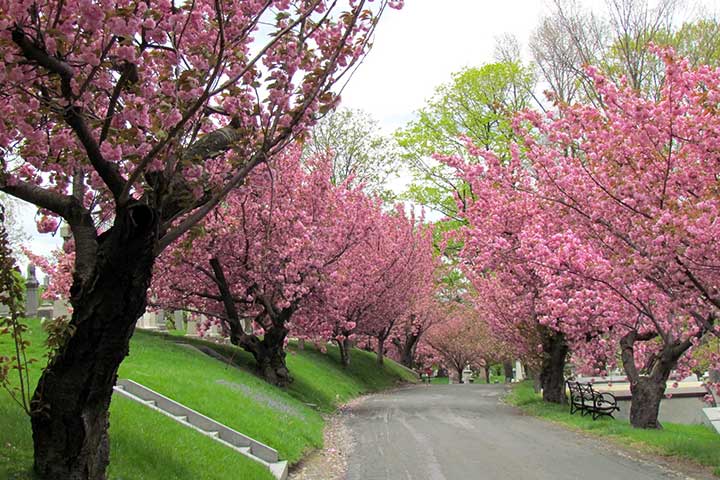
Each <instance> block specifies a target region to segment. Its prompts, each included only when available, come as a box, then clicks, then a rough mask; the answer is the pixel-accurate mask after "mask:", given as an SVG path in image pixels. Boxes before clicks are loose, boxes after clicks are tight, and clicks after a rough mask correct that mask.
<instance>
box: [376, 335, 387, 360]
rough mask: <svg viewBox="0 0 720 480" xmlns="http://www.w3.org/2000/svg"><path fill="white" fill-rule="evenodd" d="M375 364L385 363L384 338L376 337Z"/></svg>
mask: <svg viewBox="0 0 720 480" xmlns="http://www.w3.org/2000/svg"><path fill="white" fill-rule="evenodd" d="M376 353H377V364H378V365H383V364H384V363H385V340H384V339H383V340H380V339H378V344H377V350H376Z"/></svg>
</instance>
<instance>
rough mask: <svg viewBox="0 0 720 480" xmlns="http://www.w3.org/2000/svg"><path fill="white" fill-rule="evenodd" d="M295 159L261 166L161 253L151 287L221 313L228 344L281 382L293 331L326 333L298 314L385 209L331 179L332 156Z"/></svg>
mask: <svg viewBox="0 0 720 480" xmlns="http://www.w3.org/2000/svg"><path fill="white" fill-rule="evenodd" d="M299 156H300V154H299V151H298V150H297V149H295V150H294V151H292V152H290V153H287V154H285V155H282V156H280V157H278V158H276V159H275V160H274V161H273V162H272V165H271V166H268V168H267V169H266V168H260V169H257V170H255V171H254V172H253V173H252V174H251V175H250V176H249V177H248V182H247V186H245V187H242V188H239V189H237V190H236V191H234V192H232V193H231V194H230V195H229V196H228V197H227V198H226V200H225V202H224V204H223V205H222V206H221V207H219V208H218V209H217V210H216V211H215V212H213V213H212V214H211V215H210V216H209V217H207V218H206V220H205V221H204V222H203V223H202V225H201V229H202V233H200V234H198V236H196V237H195V238H192V239H191V237H192V236H193V234H192V233H190V234H189V235H188V236H187V238H185V237H183V239H181V241H180V242H178V244H177V246H175V247H173V248H172V249H170V250H168V251H167V252H166V254H165V255H163V256H162V257H161V259H160V260H159V261H158V263H157V265H156V269H157V270H158V274H157V275H155V277H154V279H155V280H154V281H153V286H152V292H153V295H154V296H155V297H156V298H157V299H158V300H157V302H156V303H157V305H159V306H163V307H165V308H183V309H190V310H192V311H195V312H200V313H204V314H206V315H209V316H211V318H213V319H217V320H219V321H220V323H221V325H222V326H223V327H224V330H225V331H226V332H227V333H228V335H229V337H230V341H231V342H232V343H233V344H235V345H238V346H240V347H242V348H243V349H245V350H247V351H248V352H250V353H251V354H252V355H253V356H254V358H255V360H256V362H257V365H258V370H259V372H260V374H261V375H262V377H263V378H265V379H266V380H267V381H268V382H270V383H272V384H275V385H281V386H285V385H287V384H288V383H290V382H291V380H292V378H291V376H290V374H289V372H288V369H287V366H286V364H285V351H284V347H285V341H286V338H287V335H288V332H289V331H290V329H291V328H292V330H293V331H294V333H301V335H303V336H310V337H312V336H315V335H320V334H321V333H322V332H323V330H322V329H323V328H324V326H323V322H315V321H313V320H314V319H312V318H310V317H309V316H304V315H302V314H301V313H300V311H302V310H303V309H311V308H312V306H313V305H314V304H316V303H318V300H317V298H315V297H318V296H322V295H323V290H324V289H326V288H328V285H327V284H328V282H329V281H331V278H332V277H331V273H332V272H333V271H334V270H335V268H336V267H337V265H338V263H339V262H340V260H341V259H342V258H343V256H344V255H346V254H347V253H348V252H350V251H352V249H353V248H355V246H356V245H358V244H359V243H360V242H362V241H363V240H364V239H365V237H366V236H367V235H368V232H369V231H370V229H371V228H373V225H372V224H371V223H370V222H369V221H368V220H369V219H372V218H373V215H372V213H373V211H374V210H377V209H378V208H379V206H378V205H377V204H376V203H375V202H373V201H371V200H370V199H369V198H368V197H367V196H365V195H364V194H363V192H362V191H361V190H360V189H359V188H355V189H351V188H348V187H347V186H346V185H338V186H334V185H333V184H332V183H331V179H330V175H329V172H330V169H331V167H332V165H331V163H330V162H329V161H328V160H327V159H320V160H318V159H316V160H315V163H316V165H314V166H313V167H314V168H312V169H311V172H310V173H307V172H306V171H305V170H304V165H303V164H301V163H300V161H299ZM296 313H300V314H298V315H296ZM250 326H252V331H249V330H250V328H249V327H250Z"/></svg>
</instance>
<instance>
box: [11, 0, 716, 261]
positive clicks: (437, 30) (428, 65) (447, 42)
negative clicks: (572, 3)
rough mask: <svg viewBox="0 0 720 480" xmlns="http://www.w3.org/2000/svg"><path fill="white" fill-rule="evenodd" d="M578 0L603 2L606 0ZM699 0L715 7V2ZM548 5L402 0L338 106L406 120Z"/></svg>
mask: <svg viewBox="0 0 720 480" xmlns="http://www.w3.org/2000/svg"><path fill="white" fill-rule="evenodd" d="M691 1H692V0H691ZM651 2H652V0H651ZM582 3H584V4H585V5H587V6H591V7H592V8H601V7H602V5H604V0H584V1H582ZM705 4H706V5H711V6H713V5H714V8H713V9H714V10H717V6H718V5H720V0H707V1H706V2H705ZM549 5H550V2H549V0H501V1H489V0H406V2H405V7H404V8H403V9H402V10H401V11H396V10H389V11H387V12H386V15H385V16H384V18H383V19H382V21H381V22H380V25H379V26H378V30H377V32H376V39H375V44H374V47H373V49H372V51H371V52H370V54H369V55H368V57H367V58H366V59H365V61H364V63H363V64H362V65H361V66H360V68H359V70H358V71H357V72H356V73H355V75H354V77H353V78H352V80H351V82H350V84H349V85H348V86H347V88H346V89H345V91H344V92H343V103H342V105H343V106H346V107H351V108H360V109H363V110H365V111H367V112H369V113H370V114H371V115H372V116H373V117H374V118H375V119H377V120H378V121H379V122H380V124H381V125H382V127H383V129H384V130H385V131H386V132H387V133H391V132H393V131H394V130H395V129H397V128H398V127H400V126H402V125H404V124H405V123H406V122H407V121H408V120H410V119H412V118H413V112H415V111H416V110H417V109H419V108H421V107H422V106H423V104H424V102H425V100H427V99H428V98H429V97H430V96H431V95H432V93H433V91H434V89H435V88H436V87H437V86H438V85H440V84H442V83H445V82H447V81H449V80H450V75H451V73H453V72H457V71H459V70H461V69H462V68H463V67H468V66H479V65H481V64H483V63H488V62H492V61H493V53H494V47H495V39H496V38H497V37H498V36H500V35H503V34H505V33H510V34H514V35H515V36H516V37H517V39H518V40H519V41H520V43H521V45H522V46H523V48H525V49H526V48H527V41H528V39H529V37H530V33H531V32H532V30H533V29H534V28H535V26H536V25H537V24H538V21H539V19H540V18H541V17H542V16H544V15H546V14H548V13H549V11H550V7H549ZM523 53H524V54H525V55H527V50H525V51H524V52H523ZM23 212H24V215H23V217H24V218H23V220H24V221H23V225H24V228H25V229H26V231H27V232H28V233H29V234H31V235H32V241H31V245H30V248H31V249H32V250H33V251H35V252H36V253H39V254H48V253H49V252H50V251H51V250H52V249H53V248H55V247H56V246H58V245H60V243H61V239H60V238H59V235H57V236H56V237H52V236H50V235H38V234H37V233H34V232H35V228H34V220H33V216H34V212H35V210H34V209H33V208H31V207H29V206H28V207H27V208H25V209H24V210H23Z"/></svg>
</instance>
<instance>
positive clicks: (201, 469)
mask: <svg viewBox="0 0 720 480" xmlns="http://www.w3.org/2000/svg"><path fill="white" fill-rule="evenodd" d="M30 326H31V331H30V334H29V340H30V341H31V342H32V346H31V351H30V354H31V356H33V357H36V358H41V357H42V356H43V354H44V350H43V348H42V343H43V341H44V338H45V335H44V332H43V331H42V329H41V328H40V326H39V322H37V321H34V320H32V321H30ZM181 341H182V342H184V341H185V339H182V338H178V337H176V336H171V335H160V334H152V333H147V332H140V331H139V332H137V333H136V334H135V336H134V337H133V340H132V343H131V347H130V356H129V357H128V358H127V359H126V360H125V362H123V364H122V366H121V368H120V373H119V375H120V377H121V378H130V379H132V380H135V381H137V382H139V383H142V384H144V385H146V386H148V387H150V388H152V389H153V390H156V391H159V392H160V393H162V394H164V395H166V396H168V397H170V398H172V399H175V400H177V401H179V402H181V403H184V404H185V405H187V406H189V407H190V408H193V409H195V410H197V411H199V412H201V413H203V414H205V415H207V416H209V417H211V418H214V419H216V420H218V421H220V422H222V423H225V424H227V425H229V426H230V427H232V428H235V429H237V430H239V431H241V432H243V433H245V434H247V435H250V436H251V437H254V438H256V439H257V440H260V441H261V442H264V443H266V444H268V445H270V446H272V447H273V448H276V449H277V450H278V451H279V453H280V457H281V458H282V459H286V460H288V461H290V462H291V463H295V462H297V461H299V460H300V459H301V458H302V457H303V455H305V454H306V453H307V452H308V451H309V450H312V449H314V448H319V447H321V446H322V431H323V427H324V421H323V418H322V416H321V413H322V412H330V411H332V410H334V409H335V408H336V406H337V405H338V404H340V403H342V402H344V401H347V400H349V399H350V398H353V397H355V396H357V395H360V394H363V393H366V392H372V391H377V390H380V389H383V388H388V387H391V386H393V385H395V384H397V383H399V382H403V381H412V380H413V377H412V375H411V374H410V373H409V372H407V371H405V370H404V369H402V368H401V367H399V366H398V365H396V364H394V363H393V362H391V361H387V362H386V364H385V366H384V367H383V368H378V367H377V366H376V364H375V357H374V355H372V354H370V353H368V352H363V351H353V352H352V362H351V366H350V368H348V369H343V368H342V367H341V366H340V365H339V362H338V352H337V349H334V348H329V349H328V352H327V354H323V353H321V352H319V351H317V349H315V348H313V347H309V348H306V349H305V350H298V349H297V347H296V346H291V348H290V353H289V354H288V365H289V368H290V370H291V373H292V375H293V376H294V377H295V382H294V383H293V384H292V385H291V387H290V388H288V389H287V390H281V389H277V388H274V387H271V386H270V385H268V384H266V383H265V382H263V381H262V380H260V379H259V378H257V377H256V376H255V375H254V374H253V373H252V372H251V368H252V357H250V356H249V355H248V354H246V353H245V352H242V351H240V350H238V349H236V348H234V347H231V346H224V345H215V344H212V343H209V342H205V341H202V340H197V339H196V340H191V342H192V343H194V344H196V345H204V346H206V347H207V346H209V347H211V348H213V349H214V350H216V351H218V352H219V353H221V354H223V355H225V356H226V357H227V358H229V359H232V363H234V364H235V365H232V364H230V363H229V362H228V363H224V362H221V361H219V360H216V359H214V358H212V357H210V356H208V355H205V354H203V353H201V352H199V351H197V350H196V349H194V348H190V347H188V346H187V345H182V344H180V343H178V342H181ZM11 347H12V345H11V344H10V342H9V338H7V336H0V355H3V354H5V355H6V354H8V353H9V352H10V351H11ZM238 367H241V368H238ZM39 373H40V369H39V367H33V381H37V378H38V377H39ZM308 404H312V405H308ZM0 418H2V419H3V428H2V429H0V446H2V448H0V478H9V479H11V478H18V479H20V478H30V476H29V474H28V472H29V470H30V466H31V464H32V439H31V435H30V428H29V423H28V420H27V418H26V417H25V416H24V415H23V413H22V411H21V410H20V408H18V407H17V406H16V405H15V404H13V403H12V401H11V400H10V397H9V396H8V395H7V394H6V393H5V392H0ZM110 421H111V427H110V438H111V444H112V446H111V467H110V478H112V479H117V480H120V479H131V478H132V479H148V480H150V479H166V478H178V479H182V478H188V479H191V478H192V479H221V478H226V477H227V475H228V473H229V472H232V473H233V475H235V476H234V477H233V478H241V479H244V478H247V479H258V480H262V479H264V478H271V477H270V475H269V474H268V473H266V472H265V471H264V470H263V469H262V468H261V467H259V466H258V465H257V464H255V463H254V462H252V461H250V460H247V459H245V458H244V457H242V456H241V455H238V454H235V453H234V452H232V451H230V450H229V449H226V448H225V447H222V446H221V445H219V444H217V443H215V442H213V441H211V440H210V439H208V438H206V437H204V436H203V435H201V434H199V433H197V432H194V431H191V430H188V429H185V428H183V427H182V426H180V425H178V424H176V423H175V422H173V421H172V420H170V419H169V418H167V417H164V416H163V415H160V414H158V413H156V412H153V411H151V410H149V409H147V408H145V407H143V406H142V405H139V404H136V403H134V402H131V401H129V400H126V399H124V398H120V397H115V398H114V399H113V402H112V405H111V417H110Z"/></svg>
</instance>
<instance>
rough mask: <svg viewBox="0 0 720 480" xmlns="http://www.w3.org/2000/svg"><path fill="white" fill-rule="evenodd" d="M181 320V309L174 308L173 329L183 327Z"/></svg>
mask: <svg viewBox="0 0 720 480" xmlns="http://www.w3.org/2000/svg"><path fill="white" fill-rule="evenodd" d="M183 320H184V319H183V312H182V310H175V311H174V312H173V323H174V324H175V330H182V329H183V328H184V327H185V325H184V322H183Z"/></svg>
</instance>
